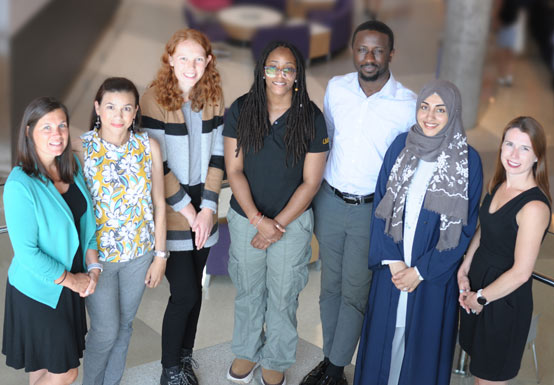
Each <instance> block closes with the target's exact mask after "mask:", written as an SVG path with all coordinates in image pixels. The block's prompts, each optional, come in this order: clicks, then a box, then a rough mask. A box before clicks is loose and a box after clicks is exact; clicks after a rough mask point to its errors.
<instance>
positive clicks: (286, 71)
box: [264, 66, 296, 78]
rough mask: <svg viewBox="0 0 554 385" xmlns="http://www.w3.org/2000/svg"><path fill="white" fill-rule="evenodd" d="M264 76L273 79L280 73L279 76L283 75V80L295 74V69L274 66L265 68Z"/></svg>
mask: <svg viewBox="0 0 554 385" xmlns="http://www.w3.org/2000/svg"><path fill="white" fill-rule="evenodd" d="M264 70H265V75H266V76H267V77H269V78H274V77H275V76H277V73H278V72H281V75H283V77H284V78H289V77H293V76H294V74H295V73H296V68H294V67H285V68H277V67H275V66H265V67H264Z"/></svg>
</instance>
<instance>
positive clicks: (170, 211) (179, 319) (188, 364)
mask: <svg viewBox="0 0 554 385" xmlns="http://www.w3.org/2000/svg"><path fill="white" fill-rule="evenodd" d="M161 61H162V65H161V68H160V69H159V71H158V74H157V76H156V79H155V80H154V81H153V82H152V84H151V86H150V88H148V90H146V92H145V93H144V95H143V97H142V99H141V102H140V105H141V108H142V112H143V126H144V127H145V128H146V129H147V131H148V133H149V134H150V135H151V136H152V137H153V138H155V139H156V140H158V142H159V143H160V145H161V147H162V156H163V161H164V170H165V194H166V203H167V248H168V250H169V251H170V252H171V255H170V257H169V260H168V262H167V268H166V272H165V275H166V277H167V279H168V281H169V286H170V293H171V296H170V297H169V301H168V304H167V308H166V311H165V315H164V320H163V326H162V366H163V371H162V375H161V380H160V382H161V384H162V385H166V384H175V385H179V384H192V385H196V384H198V380H197V379H196V376H195V374H194V371H193V369H192V365H193V361H192V348H193V346H194V338H195V335H196V327H197V324H198V316H199V315H200V304H201V299H202V283H201V279H202V271H203V270H204V266H205V264H206V260H207V258H208V253H209V248H210V247H211V246H213V245H214V244H215V243H216V242H217V239H218V232H217V202H218V196H219V190H220V187H221V180H222V179H223V137H222V131H223V112H224V109H225V105H224V103H223V93H222V90H221V84H220V83H221V82H220V77H219V73H218V72H217V70H216V69H215V56H214V55H213V53H212V48H211V44H210V41H209V40H208V38H207V37H206V36H205V35H204V34H202V33H201V32H198V31H196V30H193V29H182V30H179V31H177V32H175V33H174V34H173V36H172V37H171V39H169V41H168V42H167V44H166V46H165V51H164V53H163V55H162V58H161Z"/></svg>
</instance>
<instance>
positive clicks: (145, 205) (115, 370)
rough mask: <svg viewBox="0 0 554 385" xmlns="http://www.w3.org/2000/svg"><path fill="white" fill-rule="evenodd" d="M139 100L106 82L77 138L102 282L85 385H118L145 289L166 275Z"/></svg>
mask: <svg viewBox="0 0 554 385" xmlns="http://www.w3.org/2000/svg"><path fill="white" fill-rule="evenodd" d="M138 101H139V95H138V92H137V89H136V87H135V85H134V84H133V83H132V82H131V81H129V80H127V79H125V78H109V79H106V81H104V83H103V84H102V85H101V86H100V89H99V90H98V92H97V94H96V98H95V101H94V110H93V113H92V122H91V126H92V127H91V128H92V129H91V131H89V132H87V133H85V134H83V135H82V136H81V140H80V143H78V145H77V146H74V147H78V152H79V153H80V154H81V161H82V162H83V164H84V165H83V169H84V174H85V180H86V183H87V186H88V188H89V190H90V194H91V196H92V200H93V202H94V206H95V217H96V240H97V242H98V252H99V259H100V261H102V262H103V264H104V265H103V267H104V271H103V274H102V280H101V281H102V282H101V283H100V284H98V285H97V287H96V292H95V293H94V295H91V296H90V297H89V298H87V301H86V305H87V309H88V312H89V315H90V320H91V328H90V330H89V333H88V336H87V340H86V352H85V360H84V374H83V384H84V385H91V384H94V385H100V384H118V383H119V381H120V380H121V376H122V375H123V370H124V368H125V359H126V356H127V349H128V346H129V341H130V339H131V333H132V324H133V319H134V317H135V314H136V312H137V309H138V306H139V304H140V300H141V298H142V294H143V292H144V288H145V285H146V286H148V287H156V286H157V285H158V284H159V283H160V281H161V280H162V277H163V275H164V271H165V265H166V258H167V252H166V251H165V250H166V248H165V241H166V231H165V200H164V182H163V165H162V157H161V152H160V146H159V145H158V143H157V142H156V141H155V140H153V139H151V138H149V137H148V134H146V133H141V132H138V131H137V128H138V127H139V123H140V108H139V106H138Z"/></svg>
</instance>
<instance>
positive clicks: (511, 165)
mask: <svg viewBox="0 0 554 385" xmlns="http://www.w3.org/2000/svg"><path fill="white" fill-rule="evenodd" d="M500 161H501V162H502V165H503V166H504V169H505V170H506V174H507V175H522V174H526V173H530V172H531V173H532V172H533V165H534V164H535V162H536V161H537V156H536V155H535V152H534V151H533V145H532V143H531V138H529V135H528V134H526V133H524V132H522V131H521V130H520V129H519V128H517V127H514V128H510V129H509V130H508V131H506V135H504V141H503V142H502V147H501V153H500Z"/></svg>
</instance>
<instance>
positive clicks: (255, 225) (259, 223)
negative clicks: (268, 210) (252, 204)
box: [254, 215, 265, 228]
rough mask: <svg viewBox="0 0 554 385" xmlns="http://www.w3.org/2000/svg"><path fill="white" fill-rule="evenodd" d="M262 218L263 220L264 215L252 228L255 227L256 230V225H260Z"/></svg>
mask: <svg viewBox="0 0 554 385" xmlns="http://www.w3.org/2000/svg"><path fill="white" fill-rule="evenodd" d="M264 218H265V215H262V217H261V218H260V220H259V221H258V223H256V224H255V225H254V227H255V228H258V225H259V224H260V223H262V220H263V219H264Z"/></svg>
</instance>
